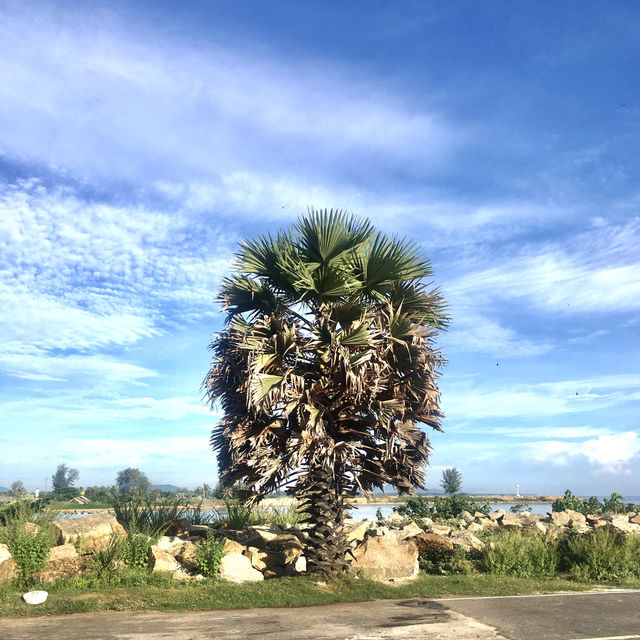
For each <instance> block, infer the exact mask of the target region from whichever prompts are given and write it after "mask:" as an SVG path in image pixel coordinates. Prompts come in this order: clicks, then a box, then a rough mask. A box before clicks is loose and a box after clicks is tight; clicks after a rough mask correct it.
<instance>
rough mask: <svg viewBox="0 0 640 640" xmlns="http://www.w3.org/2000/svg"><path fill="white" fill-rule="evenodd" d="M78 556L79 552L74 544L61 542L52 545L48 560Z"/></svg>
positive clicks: (53, 560)
mask: <svg viewBox="0 0 640 640" xmlns="http://www.w3.org/2000/svg"><path fill="white" fill-rule="evenodd" d="M77 557H78V552H77V550H76V548H75V546H74V545H72V544H61V545H59V546H57V547H52V549H51V550H50V551H49V555H48V556H47V562H62V561H64V560H74V559H75V558H77Z"/></svg>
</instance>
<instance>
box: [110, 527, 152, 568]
mask: <svg viewBox="0 0 640 640" xmlns="http://www.w3.org/2000/svg"><path fill="white" fill-rule="evenodd" d="M126 531H127V535H126V536H124V537H123V538H121V539H120V541H119V544H118V555H119V557H120V559H121V560H122V561H123V562H124V563H125V564H126V565H127V567H130V568H138V569H145V568H146V567H147V565H148V564H149V548H150V547H151V545H153V544H155V543H156V542H157V541H158V539H159V538H160V534H161V531H160V530H156V531H155V532H152V533H149V532H144V531H139V530H138V525H137V524H136V523H135V521H132V522H131V524H130V525H129V528H128V529H127V530H126Z"/></svg>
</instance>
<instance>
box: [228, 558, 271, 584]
mask: <svg viewBox="0 0 640 640" xmlns="http://www.w3.org/2000/svg"><path fill="white" fill-rule="evenodd" d="M220 578H222V579H223V580H228V581H229V582H259V581H260V580H264V575H263V574H262V573H261V572H260V571H258V570H257V569H254V568H253V566H251V560H249V558H247V556H243V555H242V554H241V553H236V552H234V551H232V552H231V553H227V554H226V555H225V556H224V557H223V558H222V562H221V563H220Z"/></svg>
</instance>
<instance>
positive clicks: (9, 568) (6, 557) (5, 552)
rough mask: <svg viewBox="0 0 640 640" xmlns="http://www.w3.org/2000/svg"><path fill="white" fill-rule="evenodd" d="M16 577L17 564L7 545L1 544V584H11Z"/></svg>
mask: <svg viewBox="0 0 640 640" xmlns="http://www.w3.org/2000/svg"><path fill="white" fill-rule="evenodd" d="M15 575H16V563H15V561H14V559H13V558H12V557H11V553H9V547H7V545H6V544H0V582H10V581H11V580H13V578H14V577H15Z"/></svg>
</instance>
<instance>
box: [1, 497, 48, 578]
mask: <svg viewBox="0 0 640 640" xmlns="http://www.w3.org/2000/svg"><path fill="white" fill-rule="evenodd" d="M10 506H11V509H10V510H4V511H3V514H2V523H3V525H2V526H1V527H0V542H2V543H4V544H6V545H7V547H8V548H9V552H10V553H11V556H12V557H13V559H14V560H15V562H16V565H17V566H18V578H17V580H18V584H19V585H20V586H28V585H30V584H32V583H33V580H34V574H35V573H36V572H38V571H40V569H42V568H44V565H45V564H46V562H47V556H48V555H49V551H50V550H51V547H52V546H53V544H54V542H55V539H54V535H53V530H52V527H51V523H52V522H53V520H54V518H55V516H56V514H55V512H53V511H39V510H37V509H39V507H38V506H37V505H36V506H34V505H32V504H30V503H27V502H17V503H14V504H12V505H10Z"/></svg>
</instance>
